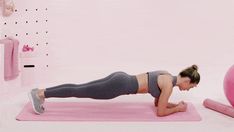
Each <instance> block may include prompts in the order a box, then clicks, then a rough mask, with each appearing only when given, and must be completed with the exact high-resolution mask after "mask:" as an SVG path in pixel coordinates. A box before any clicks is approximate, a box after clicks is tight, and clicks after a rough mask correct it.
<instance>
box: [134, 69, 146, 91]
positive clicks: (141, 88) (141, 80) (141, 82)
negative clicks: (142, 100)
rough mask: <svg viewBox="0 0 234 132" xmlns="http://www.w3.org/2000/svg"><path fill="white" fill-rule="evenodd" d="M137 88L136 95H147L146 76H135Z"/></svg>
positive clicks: (144, 74) (143, 74)
mask: <svg viewBox="0 0 234 132" xmlns="http://www.w3.org/2000/svg"><path fill="white" fill-rule="evenodd" d="M136 78H137V81H138V84H139V87H138V90H137V93H148V74H147V73H142V74H138V75H136Z"/></svg>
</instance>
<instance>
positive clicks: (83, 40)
mask: <svg viewBox="0 0 234 132" xmlns="http://www.w3.org/2000/svg"><path fill="white" fill-rule="evenodd" d="M15 1H19V0H15ZM18 3H19V2H18ZM44 3H46V4H47V5H46V6H47V7H48V9H49V10H48V11H49V12H48V13H49V14H48V18H49V25H48V30H49V38H48V39H49V47H48V50H49V51H48V53H49V58H46V60H43V59H41V60H40V61H39V63H48V64H49V68H47V69H46V70H47V72H46V73H47V74H43V75H42V76H37V77H39V78H41V79H42V78H44V77H45V75H46V76H47V75H48V76H50V77H49V78H48V79H46V80H43V81H39V83H38V84H40V83H43V82H45V81H49V82H56V81H57V82H65V81H87V80H90V79H93V78H96V77H100V76H103V75H106V74H108V73H110V72H113V71H116V70H123V71H127V72H129V73H138V72H145V71H149V70H157V69H166V70H169V71H171V72H173V73H174V74H177V72H179V71H180V70H181V69H182V68H184V67H186V66H188V65H191V64H194V63H195V64H198V65H199V66H200V71H201V74H202V76H203V80H202V84H203V86H204V87H209V88H210V89H211V87H213V86H220V87H221V85H222V78H223V76H224V73H225V71H226V70H227V68H228V67H229V66H231V65H232V64H233V62H234V58H233V56H234V52H233V49H234V44H233V42H234V39H233V36H234V17H233V16H234V11H233V9H234V8H233V7H234V5H233V1H231V0H227V1H220V0H196V1H194V0H179V1H175V0H164V1H159V0H99V1H97V0H53V1H46V2H45V1H43V4H44ZM28 4H29V3H28ZM28 4H27V6H28V7H29V5H28ZM32 28H35V27H32ZM44 48H46V47H44ZM204 73H207V74H204ZM214 73H216V74H214ZM83 75H87V76H83ZM88 76H89V77H88ZM210 79H217V80H219V81H216V82H214V83H213V84H211V83H210V84H206V83H205V82H206V81H207V80H210ZM209 88H208V89H209ZM218 92H220V90H217V93H218Z"/></svg>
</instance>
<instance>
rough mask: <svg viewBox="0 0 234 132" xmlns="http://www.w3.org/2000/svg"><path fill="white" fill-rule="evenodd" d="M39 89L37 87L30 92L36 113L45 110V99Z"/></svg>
mask: <svg viewBox="0 0 234 132" xmlns="http://www.w3.org/2000/svg"><path fill="white" fill-rule="evenodd" d="M39 91H40V90H39V89H38V88H35V89H32V90H31V91H30V93H29V99H30V101H31V103H32V106H33V110H34V112H35V113H36V114H42V113H43V112H44V111H45V109H44V107H43V103H44V99H43V98H42V97H41V96H39Z"/></svg>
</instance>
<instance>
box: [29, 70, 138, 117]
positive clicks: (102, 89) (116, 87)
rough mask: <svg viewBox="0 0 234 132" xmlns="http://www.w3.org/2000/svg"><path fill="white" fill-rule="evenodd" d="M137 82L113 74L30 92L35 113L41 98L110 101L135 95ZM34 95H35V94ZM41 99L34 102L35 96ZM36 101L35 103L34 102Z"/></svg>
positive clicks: (124, 74)
mask: <svg viewBox="0 0 234 132" xmlns="http://www.w3.org/2000/svg"><path fill="white" fill-rule="evenodd" d="M132 84H134V85H132ZM137 85H138V84H137V80H136V78H134V77H133V76H130V75H128V74H126V73H124V72H115V73H112V74H111V75H109V76H107V77H105V78H103V79H99V80H95V81H92V82H89V83H85V84H79V85H77V84H63V85H59V86H55V87H51V88H46V89H40V90H37V92H35V91H34V92H32V93H31V95H34V100H33V101H34V102H36V103H33V104H34V105H35V107H37V110H36V111H40V112H38V113H41V111H42V110H41V109H40V107H38V105H42V103H41V102H42V101H40V100H43V98H51V97H57V98H67V97H78V98H93V99H112V98H115V97H117V96H119V95H124V94H135V93H136V92H137V88H138V86H137ZM35 93H36V94H35ZM36 95H37V96H38V97H41V98H40V99H39V101H38V100H36V99H35V98H36V97H35V96H36ZM35 100H36V101H35ZM34 110H35V109H34Z"/></svg>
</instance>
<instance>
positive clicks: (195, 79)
mask: <svg viewBox="0 0 234 132" xmlns="http://www.w3.org/2000/svg"><path fill="white" fill-rule="evenodd" d="M197 70H198V66H197V65H192V66H190V67H188V68H186V69H184V70H183V71H181V72H180V73H179V75H180V76H181V77H189V78H190V83H196V84H198V83H199V82H200V74H199V73H198V71H197Z"/></svg>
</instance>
